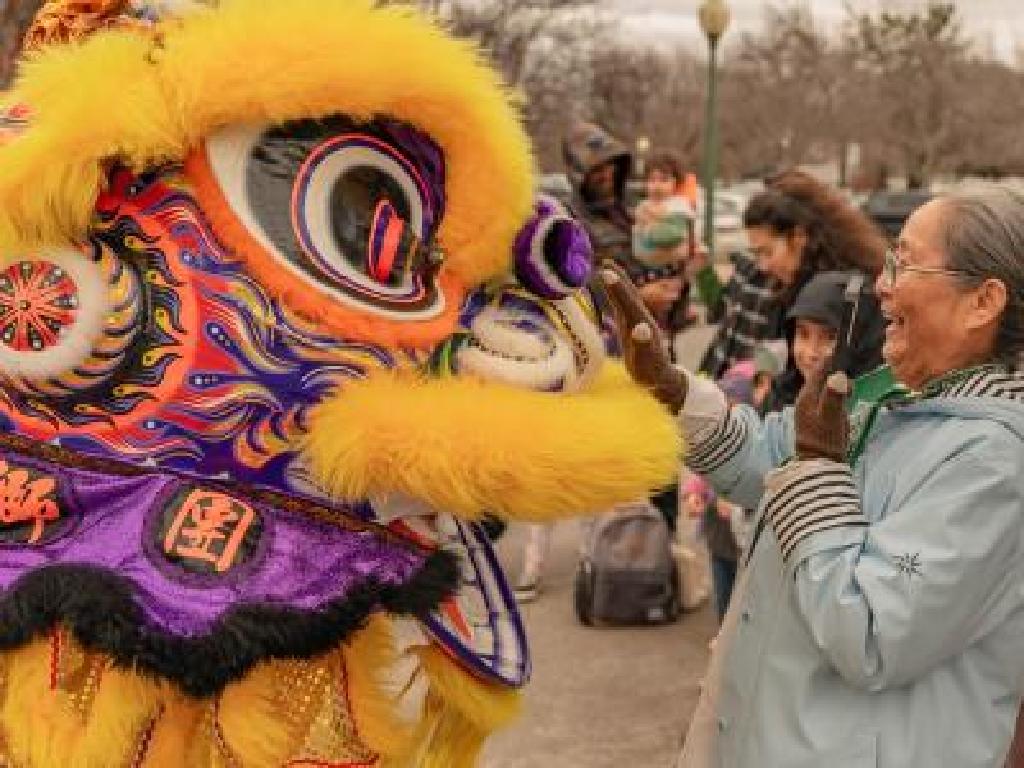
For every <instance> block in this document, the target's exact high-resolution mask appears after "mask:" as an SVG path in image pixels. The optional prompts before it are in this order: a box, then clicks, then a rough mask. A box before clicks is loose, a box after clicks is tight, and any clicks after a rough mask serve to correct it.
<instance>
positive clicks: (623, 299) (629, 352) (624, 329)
mask: <svg viewBox="0 0 1024 768" xmlns="http://www.w3.org/2000/svg"><path fill="white" fill-rule="evenodd" d="M600 277H601V282H602V283H603V284H604V288H605V291H606V292H607V294H608V300H609V302H610V303H611V307H612V312H613V313H614V315H615V327H616V329H617V331H618V334H619V344H620V346H621V347H622V356H623V358H624V361H625V363H626V370H628V371H629V375H630V376H632V377H633V380H634V381H636V382H637V383H638V384H640V385H641V386H643V387H646V388H647V389H649V390H650V391H651V393H652V394H653V395H654V396H655V397H656V398H658V400H659V401H661V402H662V403H664V404H665V405H666V406H668V407H669V409H671V411H672V412H673V413H678V412H679V410H680V409H681V408H682V407H683V403H684V402H685V400H686V376H685V374H683V373H682V371H680V370H678V369H677V368H676V367H675V366H673V365H672V360H671V358H670V357H669V354H668V348H667V346H666V344H665V340H664V338H663V336H662V334H661V331H660V330H659V329H658V325H657V323H655V322H654V318H653V317H652V316H651V313H650V311H649V310H648V309H647V307H646V306H644V301H643V298H641V296H640V292H639V291H638V290H637V289H636V286H634V285H633V283H632V282H630V279H629V278H628V277H627V276H626V273H625V272H623V271H622V269H621V268H620V267H619V266H618V265H616V264H613V263H606V264H605V265H604V266H603V267H602V269H601V271H600Z"/></svg>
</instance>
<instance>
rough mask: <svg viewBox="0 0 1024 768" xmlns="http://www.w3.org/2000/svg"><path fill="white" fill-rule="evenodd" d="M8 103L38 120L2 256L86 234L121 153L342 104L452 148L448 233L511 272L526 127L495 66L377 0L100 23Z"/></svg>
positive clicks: (285, 0)
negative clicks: (152, 26)
mask: <svg viewBox="0 0 1024 768" xmlns="http://www.w3.org/2000/svg"><path fill="white" fill-rule="evenodd" d="M157 41H159V42H157ZM4 101H5V102H8V103H23V104H25V105H27V106H28V107H29V109H30V110H31V118H30V124H29V127H28V129H27V130H26V131H25V132H24V133H23V134H22V135H20V136H18V137H17V138H14V139H12V140H10V141H8V142H7V143H6V144H3V145H0V169H2V170H0V254H8V255H9V254H12V253H17V252H18V251H21V252H24V251H25V250H29V249H32V248H35V247H39V246H42V245H58V244H65V243H68V242H76V241H80V240H82V239H83V238H84V235H85V232H86V230H87V228H88V225H89V221H90V218H91V216H92V211H93V207H94V203H95V201H96V197H97V195H98V194H99V192H100V190H101V188H102V185H103V182H104V173H105V168H106V166H107V165H108V164H109V163H110V162H112V161H117V162H122V163H126V164H128V165H130V166H132V167H133V168H136V169H141V168H144V167H147V166H153V165H154V164H157V163H161V162H165V161H174V160H181V159H183V158H184V157H185V156H186V155H187V154H188V153H189V152H190V151H192V150H194V149H196V148H197V147H198V146H199V145H200V143H201V141H202V140H203V138H204V137H206V136H209V135H211V134H212V133H214V132H216V131H217V130H219V129H221V128H224V127H226V126H230V125H238V124H244V123H260V122H278V121H283V120H293V119H300V118H317V117H325V116H329V115H332V114H337V113H343V114H346V115H349V116H351V117H354V118H357V119H370V118H373V117H375V116H378V115H388V116H390V117H394V118H397V119H400V120H404V121H406V122H408V123H411V124H413V125H415V126H416V127H418V128H419V129H421V130H423V131H424V132H426V133H427V134H428V135H429V136H430V137H431V138H433V139H434V140H435V141H436V142H437V143H438V144H439V145H440V146H441V148H442V149H443V151H444V153H445V158H446V162H447V168H446V174H447V179H446V185H445V186H446V192H447V205H446V215H445V217H444V220H443V222H442V225H441V230H440V232H439V240H440V243H441V244H442V246H443V247H444V248H445V249H446V251H447V252H448V254H449V265H448V268H449V269H451V270H452V272H453V273H454V274H456V275H457V276H458V277H459V278H460V280H461V281H462V282H463V284H466V285H474V284H476V283H478V282H480V281H481V280H483V279H486V278H487V277H490V276H491V275H494V274H498V273H500V272H502V271H503V270H504V268H505V267H506V265H507V261H508V249H509V246H510V244H511V241H512V238H513V237H514V235H515V232H516V230H517V228H518V226H519V225H520V223H521V222H522V221H523V220H524V219H525V217H526V216H527V214H528V212H529V210H530V204H531V197H532V184H533V177H532V157H531V154H530V149H529V141H528V139H527V137H526V134H525V132H524V131H523V128H522V126H521V125H520V121H519V119H518V116H517V114H516V112H515V110H514V109H513V107H512V106H511V104H510V100H509V98H508V95H507V93H506V92H505V89H504V88H503V87H502V85H501V83H500V82H499V79H498V77H497V75H496V74H495V73H494V72H493V70H492V69H491V68H490V67H488V66H487V65H485V64H484V63H483V62H482V60H481V58H480V56H479V54H478V53H477V51H476V50H475V49H474V48H473V47H472V46H471V45H470V44H468V43H466V42H463V41H457V40H454V39H452V38H450V37H449V36H448V35H446V34H445V33H444V32H442V31H441V30H439V29H438V28H436V27H435V26H434V25H432V24H431V23H430V22H429V21H427V20H426V19H425V18H423V17H421V16H420V15H418V14H416V13H414V12H411V11H409V10H404V9H397V8H375V7H374V6H373V3H371V2H370V0H224V1H223V2H222V3H220V4H219V6H218V7H217V8H216V9H204V10H199V11H195V12H193V13H190V14H188V15H187V16H185V17H183V18H182V19H174V20H168V21H166V22H164V23H163V24H162V25H161V26H160V27H159V28H158V29H157V30H156V34H155V36H153V35H147V34H144V33H142V32H135V31H130V30H120V31H108V32H101V33H97V34H95V35H94V36H92V37H91V38H89V39H87V40H85V41H84V42H81V43H75V44H70V45H61V46H51V47H49V48H45V49H43V50H41V51H39V52H37V53H35V54H33V55H32V56H31V57H30V58H28V59H27V60H25V61H24V62H23V63H22V66H21V70H20V75H19V77H18V79H17V81H16V83H15V88H14V91H13V92H12V93H10V94H8V95H7V96H6V97H5V98H4Z"/></svg>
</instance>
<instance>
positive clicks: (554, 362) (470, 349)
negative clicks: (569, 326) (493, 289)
mask: <svg viewBox="0 0 1024 768" xmlns="http://www.w3.org/2000/svg"><path fill="white" fill-rule="evenodd" d="M523 322H528V323H529V324H530V326H531V327H530V329H529V330H526V329H524V328H521V327H518V326H517V323H523ZM472 339H473V340H472V342H471V343H470V344H469V345H468V346H466V347H463V348H462V349H460V350H459V352H458V366H459V370H460V371H464V372H466V373H472V374H475V375H477V376H479V377H481V378H484V379H490V380H494V381H500V382H502V383H505V384H509V385H512V386H515V387H523V388H525V389H536V390H551V389H563V388H564V387H565V386H566V382H567V379H570V378H571V377H572V376H573V373H574V368H575V360H574V356H573V351H572V347H571V346H570V345H569V343H568V342H567V341H566V340H565V339H563V338H561V337H560V336H559V335H558V334H556V333H555V332H554V329H552V328H550V327H544V326H543V325H541V324H540V323H539V322H537V320H536V318H533V317H532V316H529V315H526V314H521V313H514V312H507V311H503V310H499V309H497V308H495V307H489V308H488V309H485V310H484V311H483V312H481V313H480V314H479V315H478V316H477V318H476V319H475V320H474V321H473V327H472Z"/></svg>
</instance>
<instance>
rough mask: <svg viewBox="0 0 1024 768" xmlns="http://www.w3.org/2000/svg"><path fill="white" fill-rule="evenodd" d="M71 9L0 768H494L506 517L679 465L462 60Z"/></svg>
mask: <svg viewBox="0 0 1024 768" xmlns="http://www.w3.org/2000/svg"><path fill="white" fill-rule="evenodd" d="M169 5H170V4H167V3H164V4H160V5H157V4H155V3H130V2H127V0H122V1H121V2H115V1H114V0H106V1H102V0H94V1H93V2H88V1H84V2H67V1H65V2H57V3H49V4H47V6H46V7H44V9H43V11H42V12H41V13H40V15H39V16H38V17H37V19H36V22H35V25H34V27H33V28H32V31H31V32H30V34H29V36H28V38H27V40H26V46H25V52H24V55H23V57H22V60H21V63H20V69H19V74H18V77H17V79H16V80H15V84H14V86H13V88H12V89H11V90H10V91H9V92H7V93H6V94H2V95H0V762H2V763H3V764H10V765H15V766H22V767H24V768H40V767H42V766H61V767H62V768H64V767H67V766H76V767H77V766H81V767H82V768H87V767H92V766H97V767H99V766H103V767H106V766H122V765H123V766H202V767H203V768H206V767H207V766H208V767H210V768H216V767H220V766H224V767H225V768H241V767H244V768H249V767H250V766H282V765H289V766H312V765H318V766H368V765H374V766H385V765H424V766H438V767H439V768H440V767H442V766H443V767H444V768H449V767H451V766H463V765H471V764H472V763H473V762H474V760H475V756H476V754H477V752H478V750H479V748H480V745H481V744H482V742H483V739H484V738H485V736H486V735H487V734H488V733H489V732H490V731H492V730H493V729H494V728H496V727H498V726H499V725H501V724H502V723H504V722H505V721H507V720H508V718H509V717H511V716H512V714H514V712H515V709H516V704H517V701H518V693H517V691H518V689H519V687H520V686H522V684H523V683H524V682H525V681H526V678H527V677H528V675H529V660H528V655H527V649H526V643H525V638H524V632H523V627H522V625H521V623H520V620H519V617H518V614H517V613H516V609H515V605H514V603H513V601H512V600H511V596H510V592H509V589H508V587H507V585H506V582H505V580H504V577H503V576H502V573H501V571H500V568H499V567H498V565H497V560H496V558H495V556H494V553H493V551H492V550H491V548H490V545H489V543H488V541H487V538H486V536H485V535H484V534H483V532H482V529H481V527H480V526H479V525H478V523H477V522H476V521H478V520H480V519H481V518H482V517H484V516H485V515H491V516H496V517H499V518H504V519H523V520H545V519H552V518H554V517H557V516H565V515H571V514H582V513H587V512H598V511H601V510H603V509H607V508H608V507H610V506H612V505H614V504H616V503H618V502H622V501H628V500H631V499H634V498H639V497H643V496H645V495H646V494H647V493H648V492H649V491H650V490H651V489H653V488H656V487H658V486H660V485H662V484H663V483H664V482H665V481H666V480H667V479H669V478H670V477H671V476H672V473H673V470H674V465H675V461H676V457H677V454H678V448H679V446H678V445H677V444H676V437H675V434H676V431H675V428H674V426H673V424H672V422H671V420H670V418H669V416H668V414H666V413H665V412H663V410H662V409H661V408H660V407H659V406H658V404H657V403H656V402H655V401H654V400H653V399H652V398H651V397H650V396H649V395H648V394H647V393H645V392H643V391H640V390H639V389H637V388H636V387H635V386H634V385H633V384H632V383H631V382H630V381H629V380H628V378H627V377H626V376H625V374H624V373H623V372H622V370H621V369H620V368H619V367H617V366H615V365H613V364H612V363H609V362H606V361H605V359H604V352H603V345H602V342H601V335H600V333H599V331H598V325H597V323H596V321H595V320H596V318H595V310H594V307H593V303H592V302H591V300H590V298H589V294H588V292H587V291H586V289H585V285H586V283H587V279H588V273H589V271H590V269H591V265H590V263H589V244H588V242H587V239H586V236H585V234H584V233H583V232H582V230H581V229H580V228H579V227H578V225H577V224H576V223H575V222H574V221H573V219H572V218H571V217H570V216H569V215H568V214H567V212H566V211H565V210H564V209H562V208H561V207H560V206H559V205H558V203H556V202H554V201H552V200H548V199H540V200H534V199H533V180H532V161H531V155H530V149H529V146H528V141H527V139H526V137H525V135H524V132H523V130H522V128H521V126H520V124H519V121H518V120H517V117H516V114H515V112H514V110H513V109H512V108H511V107H510V105H509V101H508V98H507V94H506V93H505V92H504V90H503V88H502V87H501V85H500V83H499V81H498V79H497V77H496V76H495V75H494V73H493V72H492V71H491V70H490V69H488V67H487V66H485V65H484V64H483V63H482V61H481V59H480V57H479V56H478V55H477V53H476V52H475V51H474V50H473V49H472V48H471V47H470V46H468V45H467V44H465V43H462V42H458V41H455V40H453V39H450V38H449V37H448V36H446V35H445V34H444V33H443V32H441V31H440V30H439V29H437V28H435V27H434V26H433V25H432V24H431V23H430V21H429V20H427V19H424V18H421V17H420V16H418V15H416V14H415V13H413V12H411V11H408V10H399V9H395V8H378V7H375V4H374V3H372V2H371V1H370V0H223V1H222V2H220V3H202V4H196V3H190V4H187V6H186V5H185V4H181V3H179V4H177V5H176V6H175V7H173V8H169V7H168V6H169Z"/></svg>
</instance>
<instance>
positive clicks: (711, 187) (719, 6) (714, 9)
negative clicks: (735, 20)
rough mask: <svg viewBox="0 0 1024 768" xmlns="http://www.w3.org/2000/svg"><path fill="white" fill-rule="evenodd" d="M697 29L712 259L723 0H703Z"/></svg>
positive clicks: (707, 235) (706, 232) (706, 238)
mask: <svg viewBox="0 0 1024 768" xmlns="http://www.w3.org/2000/svg"><path fill="white" fill-rule="evenodd" d="M697 18H698V19H699V20H700V28H701V30H702V31H703V32H704V36H705V37H707V39H708V101H707V109H706V110H705V114H704V244H705V245H706V246H707V249H708V256H709V257H710V258H712V259H714V257H715V176H716V175H717V173H718V115H717V108H718V100H717V95H718V94H717V93H716V86H717V83H718V41H719V40H721V39H722V35H724V34H725V30H726V27H728V26H729V6H727V5H726V4H725V0H704V2H703V3H701V6H700V9H699V10H698V11H697Z"/></svg>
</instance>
